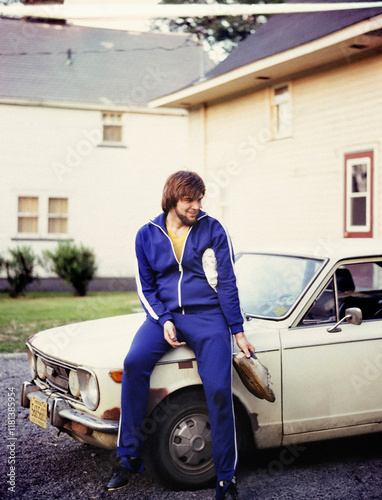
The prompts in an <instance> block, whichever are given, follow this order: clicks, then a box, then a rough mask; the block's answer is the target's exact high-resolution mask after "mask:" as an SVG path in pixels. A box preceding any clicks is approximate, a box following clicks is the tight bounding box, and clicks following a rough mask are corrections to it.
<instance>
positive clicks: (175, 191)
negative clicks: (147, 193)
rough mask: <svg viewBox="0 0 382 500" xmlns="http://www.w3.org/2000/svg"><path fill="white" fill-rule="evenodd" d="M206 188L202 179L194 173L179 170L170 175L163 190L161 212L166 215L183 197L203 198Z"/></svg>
mask: <svg viewBox="0 0 382 500" xmlns="http://www.w3.org/2000/svg"><path fill="white" fill-rule="evenodd" d="M205 192H206V187H205V185H204V182H203V179H202V178H201V177H200V176H199V175H198V174H196V173H195V172H190V171H188V170H179V172H175V173H174V174H172V175H170V177H169V178H168V179H167V181H166V184H165V185H164V188H163V195H162V210H163V212H164V213H165V214H168V213H169V211H170V210H171V209H172V208H175V207H176V204H177V203H178V201H179V200H180V199H182V198H184V197H186V196H187V197H189V198H191V199H192V200H196V199H197V198H200V197H201V196H204V194H205Z"/></svg>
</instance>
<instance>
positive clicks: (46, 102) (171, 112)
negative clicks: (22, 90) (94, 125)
mask: <svg viewBox="0 0 382 500" xmlns="http://www.w3.org/2000/svg"><path fill="white" fill-rule="evenodd" d="M2 104H3V105H10V106H30V107H41V108H57V109H75V110H82V111H101V112H102V111H105V112H111V111H116V112H117V111H118V112H122V113H132V114H134V113H135V114H141V115H142V114H146V115H166V116H187V114H188V113H187V111H186V110H185V109H181V108H166V109H154V108H150V107H147V106H127V105H117V104H112V103H110V104H107V103H99V104H98V103H84V102H74V101H56V100H54V99H29V98H26V97H20V98H19V97H1V96H0V105H2Z"/></svg>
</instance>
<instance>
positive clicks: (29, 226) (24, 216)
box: [17, 196, 68, 238]
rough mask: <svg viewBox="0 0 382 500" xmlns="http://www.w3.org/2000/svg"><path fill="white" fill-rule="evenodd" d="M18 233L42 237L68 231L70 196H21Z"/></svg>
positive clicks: (23, 235)
mask: <svg viewBox="0 0 382 500" xmlns="http://www.w3.org/2000/svg"><path fill="white" fill-rule="evenodd" d="M17 203H18V212H17V233H18V234H19V235H20V237H32V238H40V237H42V236H45V235H50V236H51V235H60V234H67V233H68V198H58V197H57V198H53V197H52V198H46V197H45V196H42V197H40V198H39V197H37V196H19V197H18V200H17Z"/></svg>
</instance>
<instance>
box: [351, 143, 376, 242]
mask: <svg viewBox="0 0 382 500" xmlns="http://www.w3.org/2000/svg"><path fill="white" fill-rule="evenodd" d="M374 162H375V150H373V149H367V150H364V151H362V150H360V151H359V152H353V153H349V152H348V153H345V179H346V185H345V214H346V215H345V238H363V237H365V238H366V237H367V238H372V237H373V219H374V214H373V212H374V210H375V208H374V200H373V184H374V183H375V179H374V176H375V172H374V168H373V165H374ZM359 164H365V165H366V175H367V182H366V192H362V193H359V194H358V193H353V192H352V167H353V166H354V165H359ZM357 197H365V198H366V223H365V224H364V225H362V226H359V225H357V226H356V225H352V224H351V216H352V211H351V202H352V200H353V199H354V198H357Z"/></svg>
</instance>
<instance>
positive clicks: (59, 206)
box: [48, 198, 68, 234]
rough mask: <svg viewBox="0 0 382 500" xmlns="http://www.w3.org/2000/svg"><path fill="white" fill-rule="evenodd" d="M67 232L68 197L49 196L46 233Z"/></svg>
mask: <svg viewBox="0 0 382 500" xmlns="http://www.w3.org/2000/svg"><path fill="white" fill-rule="evenodd" d="M67 232H68V199H67V198H49V200H48V233H60V234H61V233H67Z"/></svg>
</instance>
